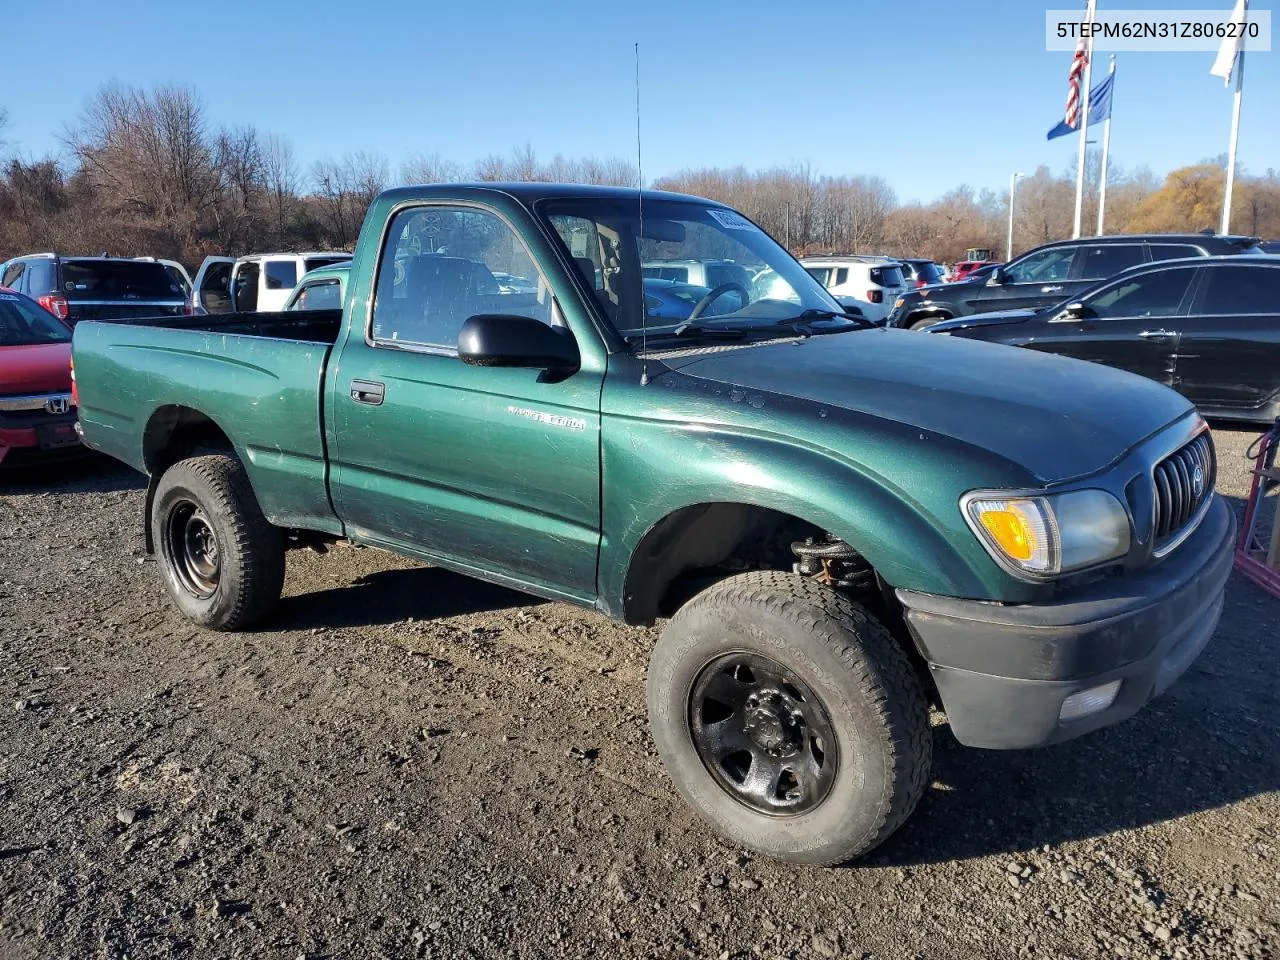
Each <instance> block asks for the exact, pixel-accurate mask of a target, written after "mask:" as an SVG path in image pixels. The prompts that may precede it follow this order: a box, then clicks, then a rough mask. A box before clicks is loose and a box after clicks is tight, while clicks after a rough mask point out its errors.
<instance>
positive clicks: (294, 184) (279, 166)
mask: <svg viewBox="0 0 1280 960" xmlns="http://www.w3.org/2000/svg"><path fill="white" fill-rule="evenodd" d="M262 172H263V186H264V187H265V188H266V191H267V197H268V204H269V206H270V220H271V225H272V234H273V237H272V246H274V247H277V248H279V247H283V246H285V243H286V241H285V236H286V234H287V228H288V224H289V220H290V217H291V214H292V212H293V211H294V209H295V208H296V207H297V195H298V190H299V187H300V178H299V176H298V166H297V163H296V162H295V160H294V158H293V145H292V144H290V143H289V141H288V140H286V139H285V138H284V137H281V136H279V135H278V134H274V133H269V134H267V136H266V139H265V140H264V141H263V145H262Z"/></svg>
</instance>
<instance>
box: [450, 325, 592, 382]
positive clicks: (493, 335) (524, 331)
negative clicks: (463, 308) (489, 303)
mask: <svg viewBox="0 0 1280 960" xmlns="http://www.w3.org/2000/svg"><path fill="white" fill-rule="evenodd" d="M458 359H459V360H461V361H462V362H463V363H469V364H471V365H472V366H476V367H528V368H531V369H535V370H546V371H548V372H550V373H560V374H567V373H572V372H573V371H574V370H577V369H578V365H579V363H580V362H581V358H580V356H579V354H578V344H577V341H575V340H574V339H573V334H571V333H570V332H569V331H568V330H565V329H563V328H556V327H549V326H547V325H546V324H545V323H542V322H541V321H539V320H534V319H533V318H532V317H517V316H511V315H509V314H501V313H481V314H477V315H476V316H474V317H471V318H470V319H468V320H467V322H466V323H464V324H463V325H462V330H461V332H459V334H458Z"/></svg>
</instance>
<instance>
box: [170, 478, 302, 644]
mask: <svg viewBox="0 0 1280 960" xmlns="http://www.w3.org/2000/svg"><path fill="white" fill-rule="evenodd" d="M151 534H152V540H153V541H154V542H155V544H156V546H157V548H158V550H159V554H160V568H161V570H163V572H164V582H165V586H166V587H167V588H168V590H169V593H170V595H171V596H172V597H173V599H174V602H176V603H177V605H178V607H179V609H181V610H182V612H183V613H184V614H185V615H186V616H187V618H188V619H190V620H193V621H195V622H196V623H198V624H201V625H202V626H206V627H211V628H212V629H214V630H239V629H241V628H243V627H246V626H248V625H249V624H251V623H253V622H254V621H255V620H258V619H259V618H261V617H262V616H263V615H264V614H266V613H267V612H268V611H269V610H270V609H271V608H272V606H274V605H275V603H276V601H277V600H279V598H280V590H281V588H282V587H283V586H284V537H283V535H282V534H281V532H280V530H278V529H277V528H276V527H273V526H272V525H271V524H270V523H269V522H267V518H266V517H265V516H263V514H262V509H261V508H260V507H259V506H258V501H257V498H256V497H255V496H254V495H253V488H252V487H251V486H250V484H249V478H248V477H247V476H246V475H245V472H244V466H243V465H242V464H241V463H240V461H239V460H237V459H235V458H234V457H229V456H224V455H212V456H204V457H192V458H191V459H189V460H182V461H179V462H178V463H175V464H174V465H173V466H172V467H170V468H169V469H168V470H166V471H165V473H164V475H163V476H162V477H161V478H160V482H159V484H158V485H157V487H156V494H155V499H154V501H153V503H152V506H151Z"/></svg>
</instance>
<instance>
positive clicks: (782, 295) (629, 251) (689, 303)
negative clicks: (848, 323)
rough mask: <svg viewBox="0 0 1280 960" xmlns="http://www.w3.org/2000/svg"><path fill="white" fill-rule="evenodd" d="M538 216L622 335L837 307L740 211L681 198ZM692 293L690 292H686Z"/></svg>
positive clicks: (561, 209) (609, 203)
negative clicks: (552, 231)
mask: <svg viewBox="0 0 1280 960" xmlns="http://www.w3.org/2000/svg"><path fill="white" fill-rule="evenodd" d="M542 211H543V212H544V214H545V215H546V216H547V218H548V220H550V222H551V225H552V227H553V228H554V229H555V231H556V233H557V234H558V235H559V237H560V239H561V240H562V241H563V242H564V245H565V247H566V248H568V251H569V254H570V256H571V257H572V258H573V260H574V262H575V263H576V264H577V266H578V270H579V272H580V273H581V275H582V278H583V280H584V281H585V282H586V284H587V286H588V287H589V288H591V289H592V290H593V291H594V292H595V296H596V299H597V301H598V302H599V304H600V307H601V309H602V310H603V312H604V314H605V316H606V317H607V318H608V319H609V322H610V323H612V324H613V326H614V328H615V329H616V330H617V331H618V333H619V334H621V335H622V336H623V337H631V336H636V335H639V334H640V332H641V330H642V329H645V330H647V331H648V332H649V333H650V334H652V333H654V332H655V331H656V332H659V333H661V332H663V331H664V329H670V328H674V327H677V326H679V325H680V324H682V323H686V322H691V321H698V322H699V323H700V324H702V323H708V322H713V323H714V326H716V327H732V328H734V329H738V328H744V329H750V328H751V327H752V326H759V327H761V328H765V327H769V326H771V325H775V324H778V323H783V322H786V321H789V320H793V319H795V318H797V317H798V316H799V315H800V314H802V313H804V312H805V311H821V312H824V313H835V314H839V313H840V312H841V307H840V305H839V304H838V303H836V301H835V300H833V299H832V298H831V296H830V295H829V294H828V293H827V292H826V290H824V289H823V288H822V285H821V284H820V283H818V281H817V280H815V279H814V278H813V277H812V276H811V275H810V274H809V273H807V272H806V271H805V269H804V267H802V266H800V264H798V263H797V262H796V261H795V260H794V259H793V258H792V257H791V255H790V254H788V253H787V252H786V251H785V250H783V249H782V247H780V246H779V245H778V244H777V243H775V242H774V241H773V240H772V239H771V238H770V237H769V235H768V234H766V233H765V232H764V231H763V230H761V229H760V228H759V227H757V226H756V225H755V224H753V223H751V222H750V221H749V220H747V219H746V218H745V217H743V216H742V215H741V214H738V213H735V212H733V211H732V210H727V209H724V208H721V207H710V206H706V205H704V204H700V203H693V202H689V201H682V200H647V199H646V200H645V202H644V231H643V235H642V234H641V230H640V211H639V205H638V204H637V203H636V201H635V200H634V199H617V200H613V199H596V198H589V199H582V200H562V201H553V202H550V203H547V204H545V205H544V206H543V207H542ZM694 294H697V296H694Z"/></svg>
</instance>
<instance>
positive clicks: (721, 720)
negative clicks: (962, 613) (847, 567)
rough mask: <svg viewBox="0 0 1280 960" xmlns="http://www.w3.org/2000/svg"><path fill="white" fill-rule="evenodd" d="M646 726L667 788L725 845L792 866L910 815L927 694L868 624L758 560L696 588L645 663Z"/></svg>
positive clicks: (920, 770)
mask: <svg viewBox="0 0 1280 960" xmlns="http://www.w3.org/2000/svg"><path fill="white" fill-rule="evenodd" d="M648 693H649V714H650V721H651V723H652V727H653V737H654V741H655V742H656V744H657V747H658V752H659V754H661V756H662V759H663V762H664V763H665V764H666V767H667V770H668V771H669V772H670V774H671V776H672V779H673V780H674V781H675V785H676V788H677V789H678V790H679V792H680V793H681V794H682V795H683V796H684V798H685V800H687V801H688V802H689V803H690V804H691V805H692V806H693V808H694V809H695V810H696V811H697V812H698V813H699V814H700V815H701V816H702V817H703V818H704V819H705V820H707V821H708V822H709V823H710V825H711V826H712V827H713V828H714V829H715V830H716V831H717V832H719V833H720V834H721V835H723V836H724V837H725V838H726V839H728V840H729V841H731V842H733V843H735V844H740V845H742V846H745V847H748V848H750V849H752V850H755V851H758V852H759V853H762V854H764V855H766V856H770V857H775V858H777V859H779V860H787V861H790V862H792V863H806V864H834V863H840V862H842V861H845V860H851V859H853V858H855V857H858V856H861V855H862V854H864V853H866V852H867V851H869V850H871V849H873V848H874V847H876V846H877V845H879V844H880V843H882V842H883V841H884V840H885V839H887V838H888V837H889V835H890V834H892V833H893V832H894V831H895V830H897V829H898V827H900V826H901V825H902V824H903V823H904V822H905V821H906V820H907V818H908V817H909V816H910V815H911V812H912V811H913V810H914V809H915V806H916V803H917V802H918V801H919V800H920V797H921V795H922V794H923V792H924V788H925V785H926V783H927V780H928V776H929V766H930V761H931V759H932V741H931V739H930V732H929V719H928V717H929V713H928V704H927V703H926V700H925V697H924V694H923V692H922V690H921V688H920V683H919V681H918V680H917V678H916V675H915V672H914V670H913V669H912V666H911V663H910V661H909V660H908V659H907V656H906V654H905V653H904V652H903V651H902V649H901V648H900V647H899V646H898V645H897V644H896V643H895V642H894V640H893V638H892V637H890V636H889V633H888V631H886V630H885V628H884V627H883V626H881V625H880V624H879V623H878V622H876V621H875V620H874V619H872V618H871V617H870V616H868V615H867V613H866V612H865V611H864V610H862V608H861V607H859V606H858V605H857V604H855V603H853V602H852V601H851V600H849V599H848V598H847V597H845V596H843V595H842V594H840V593H837V592H836V591H834V590H831V589H829V588H827V587H824V586H822V585H821V584H819V583H816V582H814V581H812V580H807V579H805V578H803V577H800V576H797V575H794V574H788V573H780V572H774V571H756V572H752V573H746V574H741V575H739V576H735V577H731V578H729V579H727V580H723V581H721V582H720V583H717V584H716V585H715V586H712V587H710V588H708V589H707V590H705V591H703V592H702V593H700V594H699V595H698V596H696V597H694V598H693V599H692V600H691V601H689V603H687V604H686V605H685V606H684V607H683V608H681V610H680V611H679V612H678V613H677V614H676V615H675V616H674V617H673V618H672V620H671V622H670V624H669V625H668V626H667V629H666V630H665V631H664V632H663V634H662V637H661V639H660V640H659V641H658V644H657V646H656V648H655V650H654V654H653V659H652V661H651V662H650V666H649V683H648Z"/></svg>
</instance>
